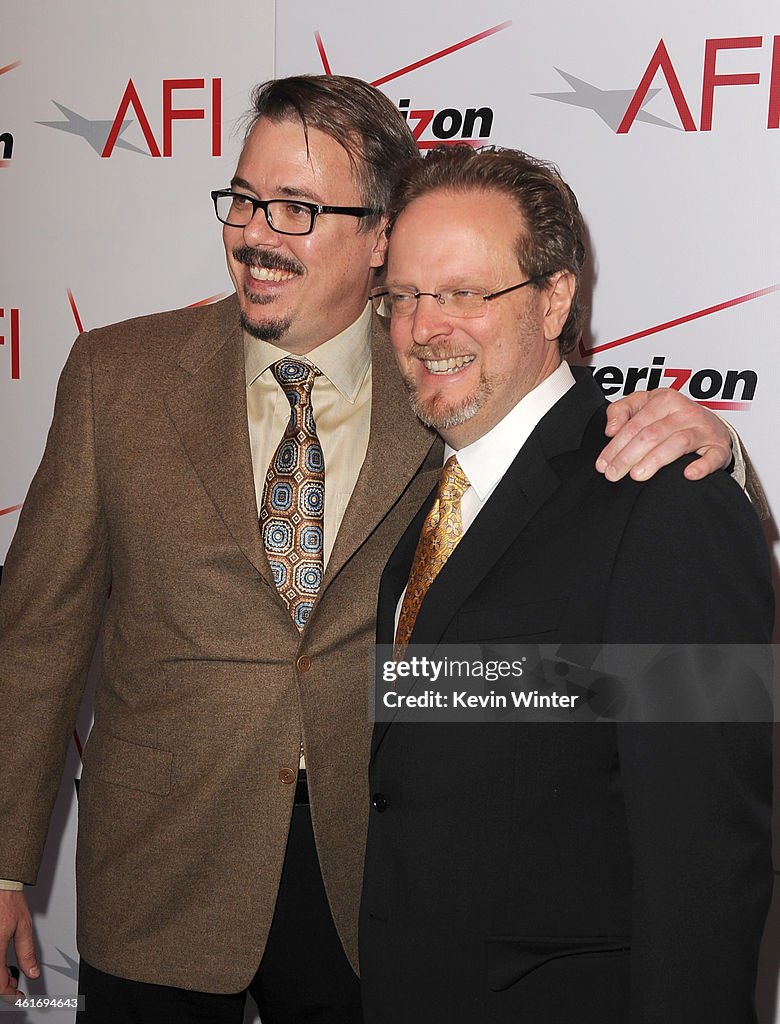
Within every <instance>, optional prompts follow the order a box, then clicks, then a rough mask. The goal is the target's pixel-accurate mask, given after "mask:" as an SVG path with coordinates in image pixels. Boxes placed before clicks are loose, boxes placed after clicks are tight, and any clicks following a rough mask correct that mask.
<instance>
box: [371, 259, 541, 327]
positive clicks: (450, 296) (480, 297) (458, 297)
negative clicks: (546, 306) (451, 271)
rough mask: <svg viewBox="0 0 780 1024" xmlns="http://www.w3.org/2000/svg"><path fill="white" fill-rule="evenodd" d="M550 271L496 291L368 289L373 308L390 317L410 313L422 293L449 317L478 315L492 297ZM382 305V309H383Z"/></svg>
mask: <svg viewBox="0 0 780 1024" xmlns="http://www.w3.org/2000/svg"><path fill="white" fill-rule="evenodd" d="M552 273H553V271H552V270H546V271H544V273H542V274H535V275H534V276H533V277H529V278H528V280H526V281H521V282H520V283H519V284H512V285H510V286H509V287H508V288H502V289H501V290H500V291H497V292H487V291H485V290H484V289H482V288H445V289H442V291H439V292H420V291H417V290H416V289H412V288H378V289H375V290H374V291H372V292H371V295H370V297H371V301H372V302H373V303H374V308H375V309H377V310H379V311H384V312H385V313H386V314H387V315H388V316H391V317H399V316H412V315H413V313H414V312H415V310H416V309H417V303H418V301H419V299H420V298H421V297H422V296H423V295H429V296H430V297H431V298H432V299H436V301H437V302H438V303H439V305H440V306H442V307H443V309H444V312H445V313H447V314H448V315H449V316H462V317H479V316H484V315H485V313H486V312H487V303H488V302H492V300H493V299H497V298H499V296H501V295H508V294H509V293H510V292H516V291H517V290H518V288H525V286H526V285H528V284H536V282H537V281H543V280H544V278H545V277H549V275H550V274H552ZM383 304H384V310H382V305H383Z"/></svg>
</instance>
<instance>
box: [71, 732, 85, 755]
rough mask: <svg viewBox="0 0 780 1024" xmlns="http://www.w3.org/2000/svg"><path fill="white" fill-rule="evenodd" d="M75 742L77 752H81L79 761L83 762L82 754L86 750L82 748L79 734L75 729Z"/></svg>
mask: <svg viewBox="0 0 780 1024" xmlns="http://www.w3.org/2000/svg"><path fill="white" fill-rule="evenodd" d="M73 742H74V743H75V744H76V750H78V752H79V760H81V757H82V754H83V753H84V748H83V747H82V746H81V740H80V739H79V734H78V732H77V731H76V730H75V729H74V730H73Z"/></svg>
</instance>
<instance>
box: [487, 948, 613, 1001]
mask: <svg viewBox="0 0 780 1024" xmlns="http://www.w3.org/2000/svg"><path fill="white" fill-rule="evenodd" d="M630 952H631V940H630V938H629V936H627V935H621V936H595V937H591V936H582V935H576V936H561V937H557V936H552V937H550V936H545V937H543V938H533V937H532V938H505V937H500V938H487V939H485V967H486V979H487V985H488V988H489V989H491V990H492V991H493V992H503V991H505V990H506V989H508V988H509V987H510V986H512V985H514V984H515V983H516V982H518V981H520V980H521V979H522V978H525V977H527V976H528V975H529V974H531V973H532V972H533V971H536V970H538V969H539V968H540V967H542V966H544V965H545V964H547V963H550V962H551V961H553V960H560V959H563V958H565V957H588V956H597V955H603V954H614V955H623V954H628V953H630Z"/></svg>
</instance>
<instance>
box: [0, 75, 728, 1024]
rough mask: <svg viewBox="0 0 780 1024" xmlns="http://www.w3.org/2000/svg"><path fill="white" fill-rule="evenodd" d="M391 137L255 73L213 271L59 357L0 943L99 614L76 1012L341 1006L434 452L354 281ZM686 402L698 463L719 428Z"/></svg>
mask: <svg viewBox="0 0 780 1024" xmlns="http://www.w3.org/2000/svg"><path fill="white" fill-rule="evenodd" d="M416 158H417V150H416V146H415V143H414V140H413V138H412V136H411V133H410V131H409V128H408V126H407V124H406V122H405V121H404V119H403V117H402V116H401V114H400V113H399V111H398V110H396V108H395V107H394V106H393V104H392V103H391V102H390V101H389V100H388V99H387V98H386V97H385V96H384V95H383V94H382V93H380V92H378V91H377V90H375V89H373V88H371V87H370V86H368V85H367V84H366V83H364V82H360V81H358V80H356V79H347V78H341V77H339V76H313V77H296V78H290V79H281V80H278V81H275V82H269V83H267V84H265V85H263V86H261V87H259V88H258V89H257V90H256V92H255V94H254V96H253V110H252V123H251V126H250V129H249V131H248V133H247V135H246V139H245V142H244V146H243V149H242V152H241V155H240V159H239V162H238V166H237V168H236V172H235V175H234V177H233V180H232V182H231V185H230V189H229V190H220V191H218V192H217V193H216V194H215V199H214V201H215V209H216V212H217V215H218V216H219V217H220V219H221V220H222V221H223V240H224V245H225V251H226V255H227V262H228V268H229V271H230V274H231V277H232V280H233V282H234V285H235V289H236V295H235V296H232V297H231V298H230V299H227V300H225V301H223V302H220V303H216V304H214V305H211V306H206V307H200V308H192V309H186V310H178V311H174V312H171V313H164V314H161V315H158V316H154V317H148V318H142V319H139V320H135V321H132V322H128V323H125V324H120V325H115V326H113V327H109V328H106V329H103V330H98V331H94V332H90V333H88V334H85V335H83V336H82V337H80V338H79V339H78V341H77V342H76V345H75V346H74V349H73V352H72V354H71V356H70V358H69V360H68V363H67V366H66V368H65V370H64V372H63V376H62V379H61V383H60V388H59V397H58V401H57V406H56V411H55V418H54V424H53V427H52V432H51V434H50V438H49V444H48V447H47V451H46V454H45V456H44V459H43V463H42V465H41V468H40V470H39V472H38V474H37V476H36V479H35V482H34V483H33V486H32V489H31V491H30V496H29V498H28V501H27V502H26V504H25V508H24V510H23V512H22V515H21V517H20V522H19V529H18V531H17V536H16V538H15V541H14V543H13V545H12V547H11V550H10V551H9V555H8V559H7V562H6V566H5V576H4V579H3V585H2V590H1V591H0V614H1V615H2V641H0V673H1V674H2V678H3V684H4V686H5V687H6V689H5V690H4V695H5V709H6V714H4V726H5V727H6V729H7V732H5V731H4V733H3V737H2V746H3V757H4V767H5V771H6V773H7V774H6V775H5V776H4V779H5V780H7V781H6V786H5V796H7V797H8V799H9V800H11V805H10V806H9V808H8V810H7V813H6V812H4V819H3V820H4V821H6V822H11V821H12V822H13V826H12V832H7V834H6V835H5V837H4V839H3V842H2V844H0V875H2V876H3V877H4V878H5V879H8V881H7V882H4V883H2V884H3V886H4V887H5V889H6V891H5V892H3V893H0V939H2V941H3V942H4V943H5V941H6V940H8V939H9V938H10V937H11V936H14V935H15V938H16V951H17V955H18V957H19V959H20V960H21V965H22V967H23V969H24V970H25V972H26V973H27V972H31V971H32V969H33V966H34V962H35V961H34V952H33V948H32V933H31V928H30V922H29V916H28V915H27V912H26V905H25V903H24V897H23V895H22V894H21V893H19V892H14V891H13V890H12V887H13V886H14V884H18V883H22V882H28V883H32V882H34V881H35V877H36V872H37V870H38V864H39V861H40V856H41V849H42V845H43V842H44V837H45V833H46V824H47V817H48V813H49V810H50V807H51V804H52V801H53V799H54V795H55V793H56V789H57V785H58V781H59V773H60V769H61V763H62V758H63V756H64V751H65V749H66V745H67V742H68V737H69V735H70V724H71V722H72V719H73V716H74V715H75V709H76V706H77V703H78V699H79V695H80V693H81V690H82V687H83V682H84V678H85V675H86V667H87V664H88V662H89V658H90V654H91V651H92V648H93V646H94V642H95V638H96V635H97V631H98V628H99V625H100V623H101V621H102V622H103V623H104V625H105V635H106V643H105V649H104V656H103V672H102V678H101V681H100V684H99V688H98V693H97V698H96V715H95V725H94V729H93V732H92V734H91V736H90V739H89V742H88V745H87V747H86V750H85V755H84V773H83V778H82V782H81V789H80V827H79V846H78V867H77V870H78V943H79V950H80V953H81V954H82V957H83V959H82V968H81V983H80V984H81V991H82V992H83V993H84V994H85V997H86V1011H85V1016H84V1020H85V1021H87V1022H94V1021H102V1020H106V1021H110V1022H111V1024H121V1022H122V1021H124V1020H130V1019H132V1020H134V1021H138V1020H148V1021H158V1020H161V1019H165V1020H166V1021H171V1022H177V1021H189V1020H194V1019H208V1020H209V1021H222V1020H225V1021H233V1020H237V1019H240V1017H241V1014H242V1012H243V1004H244V999H245V993H246V990H247V989H248V990H249V991H250V992H251V993H252V995H253V996H254V997H255V998H256V1000H257V1001H258V1004H259V1005H260V1008H261V1013H262V1017H263V1022H264V1024H274V1022H287V1021H291V1022H292V1021H294V1022H296V1024H298V1022H305V1021H307V1020H313V1019H316V1020H318V1021H332V1022H338V1024H350V1022H354V1021H357V1020H359V1016H360V1010H359V1005H358V991H357V979H356V975H355V971H354V967H355V966H356V964H357V954H356V948H357V905H358V898H359V888H360V878H361V873H362V857H363V840H364V833H365V823H366V818H367V791H366V780H365V765H366V762H367V756H368V740H369V723H368V719H367V712H366V688H367V665H368V651H369V648H370V644H371V642H372V639H373V633H374V610H375V597H376V589H377V582H378V578H379V573H380V571H381V567H382V565H383V564H384V561H385V559H386V557H387V555H388V553H389V552H390V550H391V549H392V547H393V546H394V544H395V543H396V541H397V540H398V538H399V537H400V535H401V533H402V531H403V530H404V529H405V527H406V525H407V523H408V520H409V518H410V516H411V514H412V512H413V510H414V509H415V508H416V507H417V505H418V504H419V502H420V501H421V500H422V498H423V496H424V494H425V493H426V491H427V490H428V487H429V481H430V478H431V475H435V474H436V473H437V471H438V462H439V459H440V454H441V452H440V449H439V448H438V447H437V441H436V439H435V437H434V435H433V433H432V432H431V431H429V430H428V429H427V428H425V427H423V426H422V425H421V424H419V423H418V422H417V420H416V419H415V418H414V416H413V415H412V414H411V412H410V411H409V409H408V406H407V403H406V400H405V396H404V393H403V388H402V385H401V383H400V378H399V377H398V375H397V372H396V369H395V366H394V363H393V359H392V355H391V352H390V349H389V344H388V341H387V334H386V329H385V327H384V326H383V324H382V322H381V320H380V319H379V318H377V317H374V316H373V314H372V311H371V309H370V307H369V305H368V302H367V299H368V293H369V289H370V287H372V286H373V285H375V284H376V283H377V273H378V271H379V268H380V267H381V265H382V263H383V259H384V248H385V236H384V226H385V213H384V211H385V209H386V206H387V200H388V196H389V191H390V187H391V185H392V181H393V178H394V177H395V174H396V172H397V171H398V169H399V168H400V166H401V165H402V164H404V163H405V162H406V161H408V160H410V159H411V160H413V159H416ZM228 192H229V193H230V199H229V202H228V200H227V193H228ZM204 198H205V197H204ZM206 201H207V200H206ZM223 203H225V207H224V208H223ZM680 402H681V403H682V404H683V405H684V404H685V403H684V400H683V399H680ZM690 408H691V409H692V410H693V411H692V414H691V418H690V420H686V422H687V424H688V426H690V427H691V430H692V433H691V437H693V438H694V443H695V447H696V448H697V449H698V448H701V449H702V451H703V452H704V462H703V468H704V469H705V470H711V469H712V468H715V467H716V466H717V465H720V464H721V463H722V462H723V461H725V460H726V459H728V458H730V451H729V440H728V436H727V434H726V433H725V431H723V429H722V428H721V427H719V426H717V425H713V421H712V420H711V419H710V418H709V414H707V413H706V411H703V410H697V409H696V408H695V407H693V406H691V407H690ZM642 415H643V414H642ZM640 422H641V419H640ZM697 424H698V426H697ZM663 437H664V442H663V443H664V444H665V445H667V446H668V445H671V447H672V449H675V447H676V442H675V440H674V437H675V433H674V430H671V431H664V433H663ZM652 447H653V445H652V444H651V445H647V444H646V443H645V442H643V441H642V440H641V439H640V440H639V442H635V443H632V444H629V445H628V447H627V449H625V451H626V452H628V453H629V455H630V454H631V453H632V452H633V457H634V458H636V457H639V458H641V457H642V456H646V455H647V454H648V452H649V450H650V449H651V448H652ZM661 454H662V456H663V451H662V453H661ZM674 454H676V451H675V452H674ZM667 457H668V450H667ZM618 460H619V461H617V462H616V464H617V465H618V466H619V469H618V472H623V471H625V468H626V465H625V462H624V461H622V460H623V453H621V454H620V456H619V457H618ZM109 587H110V588H111V597H110V600H109V602H108V604H106V602H105V595H106V593H107V592H108V590H109ZM44 752H45V753H44ZM309 800H311V804H310V805H309ZM310 807H311V810H310ZM3 981H5V984H0V992H1V991H3V990H4V991H6V992H10V991H12V990H13V986H12V985H11V983H10V981H9V980H8V976H7V974H6V976H5V979H4V978H3V977H0V983H2V982H3ZM198 1015H200V1017H199V1018H198Z"/></svg>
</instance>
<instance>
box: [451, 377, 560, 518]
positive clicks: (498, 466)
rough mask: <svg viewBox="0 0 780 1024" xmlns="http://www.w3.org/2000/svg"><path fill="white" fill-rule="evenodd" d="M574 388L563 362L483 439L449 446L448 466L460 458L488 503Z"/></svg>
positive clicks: (473, 485)
mask: <svg viewBox="0 0 780 1024" xmlns="http://www.w3.org/2000/svg"><path fill="white" fill-rule="evenodd" d="M573 385H574V375H573V374H572V372H571V369H570V367H569V364H568V363H567V362H566V361H565V360H563V361H562V362H561V363H560V365H559V366H558V367H556V369H555V370H553V372H552V373H551V374H550V375H549V376H548V377H545V379H544V380H543V381H542V382H541V384H537V386H536V387H535V388H534V389H533V391H529V392H528V394H527V395H524V396H523V397H522V398H521V399H520V401H519V402H518V403H517V405H515V406H513V408H512V409H510V410H509V412H508V413H507V414H506V416H505V417H504V418H503V419H502V420H499V422H498V423H497V424H496V425H495V426H494V427H493V428H492V429H491V430H489V431H488V432H487V433H486V434H483V435H482V437H478V438H477V440H476V441H472V443H471V444H468V445H466V446H465V448H461V449H460V450H459V451H455V449H454V448H450V446H449V445H445V448H444V460H445V462H446V460H447V459H448V458H449V457H450V455H453V454H455V455H457V456H458V462H459V464H460V467H461V469H462V470H463V472H464V473H465V474H466V476H467V477H468V478H469V483H470V484H471V486H472V487H473V488H474V490H475V491H476V493H477V496H478V497H479V499H480V501H485V499H486V498H487V497H488V496H489V495H490V494H491V493H492V491H493V490H494V488H495V487H496V485H497V484H498V482H499V480H500V479H501V477H502V476H503V475H504V473H506V471H507V470H508V469H509V467H510V466H511V464H512V463H513V462H514V460H515V456H516V455H517V453H518V452H519V451H520V449H521V448H522V447H523V445H524V444H525V442H526V441H527V440H528V438H529V437H530V435H531V433H532V431H533V430H534V428H535V427H536V425H537V423H539V421H540V420H541V419H542V417H543V416H545V415H546V414H547V413H548V412H549V411H550V409H552V407H553V406H554V405H555V403H556V402H557V401H558V400H559V399H560V398H562V397H563V396H564V395H565V394H566V392H567V391H568V390H569V388H570V387H572V386H573Z"/></svg>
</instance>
